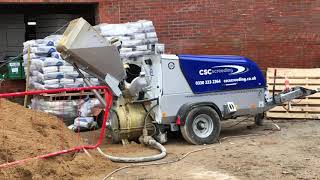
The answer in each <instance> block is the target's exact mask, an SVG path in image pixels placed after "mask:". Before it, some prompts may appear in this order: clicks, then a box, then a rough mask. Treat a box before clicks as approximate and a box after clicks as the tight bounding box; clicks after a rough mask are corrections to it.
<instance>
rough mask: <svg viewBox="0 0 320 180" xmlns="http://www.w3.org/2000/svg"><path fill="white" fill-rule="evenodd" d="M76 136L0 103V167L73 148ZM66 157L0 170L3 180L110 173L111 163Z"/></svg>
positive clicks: (50, 119)
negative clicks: (99, 171) (8, 163)
mask: <svg viewBox="0 0 320 180" xmlns="http://www.w3.org/2000/svg"><path fill="white" fill-rule="evenodd" d="M78 144H82V142H79V140H78V136H77V134H75V133H74V132H72V131H71V130H69V129H68V128H67V127H66V126H65V125H64V124H63V123H62V122H61V120H59V119H58V118H57V117H54V116H51V115H49V114H46V113H43V112H36V111H33V110H29V109H26V108H23V107H22V106H20V105H18V104H15V103H12V102H9V101H7V100H4V99H0V164H3V163H6V162H13V161H16V160H21V159H24V158H28V157H34V156H38V155H43V154H46V153H50V152H55V151H58V150H62V149H68V148H70V147H74V146H76V145H78ZM92 156H93V157H92V158H90V157H88V156H87V155H85V154H84V153H77V154H74V153H69V154H66V155H60V156H56V157H53V158H48V159H44V160H32V161H30V162H28V163H25V164H23V165H17V166H14V167H10V168H3V169H0V177H3V178H5V179H48V178H49V179H77V177H90V175H94V174H95V173H96V170H97V169H100V170H103V169H108V168H109V169H110V168H111V162H110V161H107V160H105V159H103V158H102V157H101V156H98V155H97V154H96V153H92Z"/></svg>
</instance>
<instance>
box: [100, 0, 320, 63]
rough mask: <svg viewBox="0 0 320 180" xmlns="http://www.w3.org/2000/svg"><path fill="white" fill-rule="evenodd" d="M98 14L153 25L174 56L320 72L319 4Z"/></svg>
mask: <svg viewBox="0 0 320 180" xmlns="http://www.w3.org/2000/svg"><path fill="white" fill-rule="evenodd" d="M99 15H100V21H101V22H110V23H119V22H127V21H135V20H139V19H149V20H152V21H154V24H155V26H156V30H157V32H158V35H159V37H160V41H161V42H163V43H165V44H166V47H167V52H170V53H193V54H234V55H243V56H247V57H249V58H251V59H253V60H255V61H256V62H257V63H258V64H259V65H260V67H261V68H263V69H265V68H267V67H320V33H319V32H320V31H319V29H320V1H312V0H303V1H292V0H282V1H269V0H263V1H253V0H241V1H225V0H215V1H213V0H135V1H132V0H106V1H103V2H100V6H99Z"/></svg>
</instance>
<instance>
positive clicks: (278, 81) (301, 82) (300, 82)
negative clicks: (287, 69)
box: [267, 77, 320, 86]
mask: <svg viewBox="0 0 320 180" xmlns="http://www.w3.org/2000/svg"><path fill="white" fill-rule="evenodd" d="M273 79H274V78H270V77H268V78H267V82H269V83H268V84H269V85H273ZM284 83H285V78H282V79H279V78H277V79H276V84H280V85H281V84H284ZM289 84H290V86H294V85H296V84H298V85H305V84H313V85H320V78H318V79H306V78H303V79H291V78H290V79H289Z"/></svg>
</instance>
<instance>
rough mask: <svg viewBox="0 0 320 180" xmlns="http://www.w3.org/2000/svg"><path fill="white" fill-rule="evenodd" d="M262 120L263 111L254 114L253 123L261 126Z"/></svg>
mask: <svg viewBox="0 0 320 180" xmlns="http://www.w3.org/2000/svg"><path fill="white" fill-rule="evenodd" d="M263 122H264V113H259V114H257V115H256V116H254V124H256V125H258V126H262V125H263Z"/></svg>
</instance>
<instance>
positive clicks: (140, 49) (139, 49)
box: [135, 45, 148, 51]
mask: <svg viewBox="0 0 320 180" xmlns="http://www.w3.org/2000/svg"><path fill="white" fill-rule="evenodd" d="M135 50H137V51H147V50H148V45H140V46H136V48H135Z"/></svg>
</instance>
